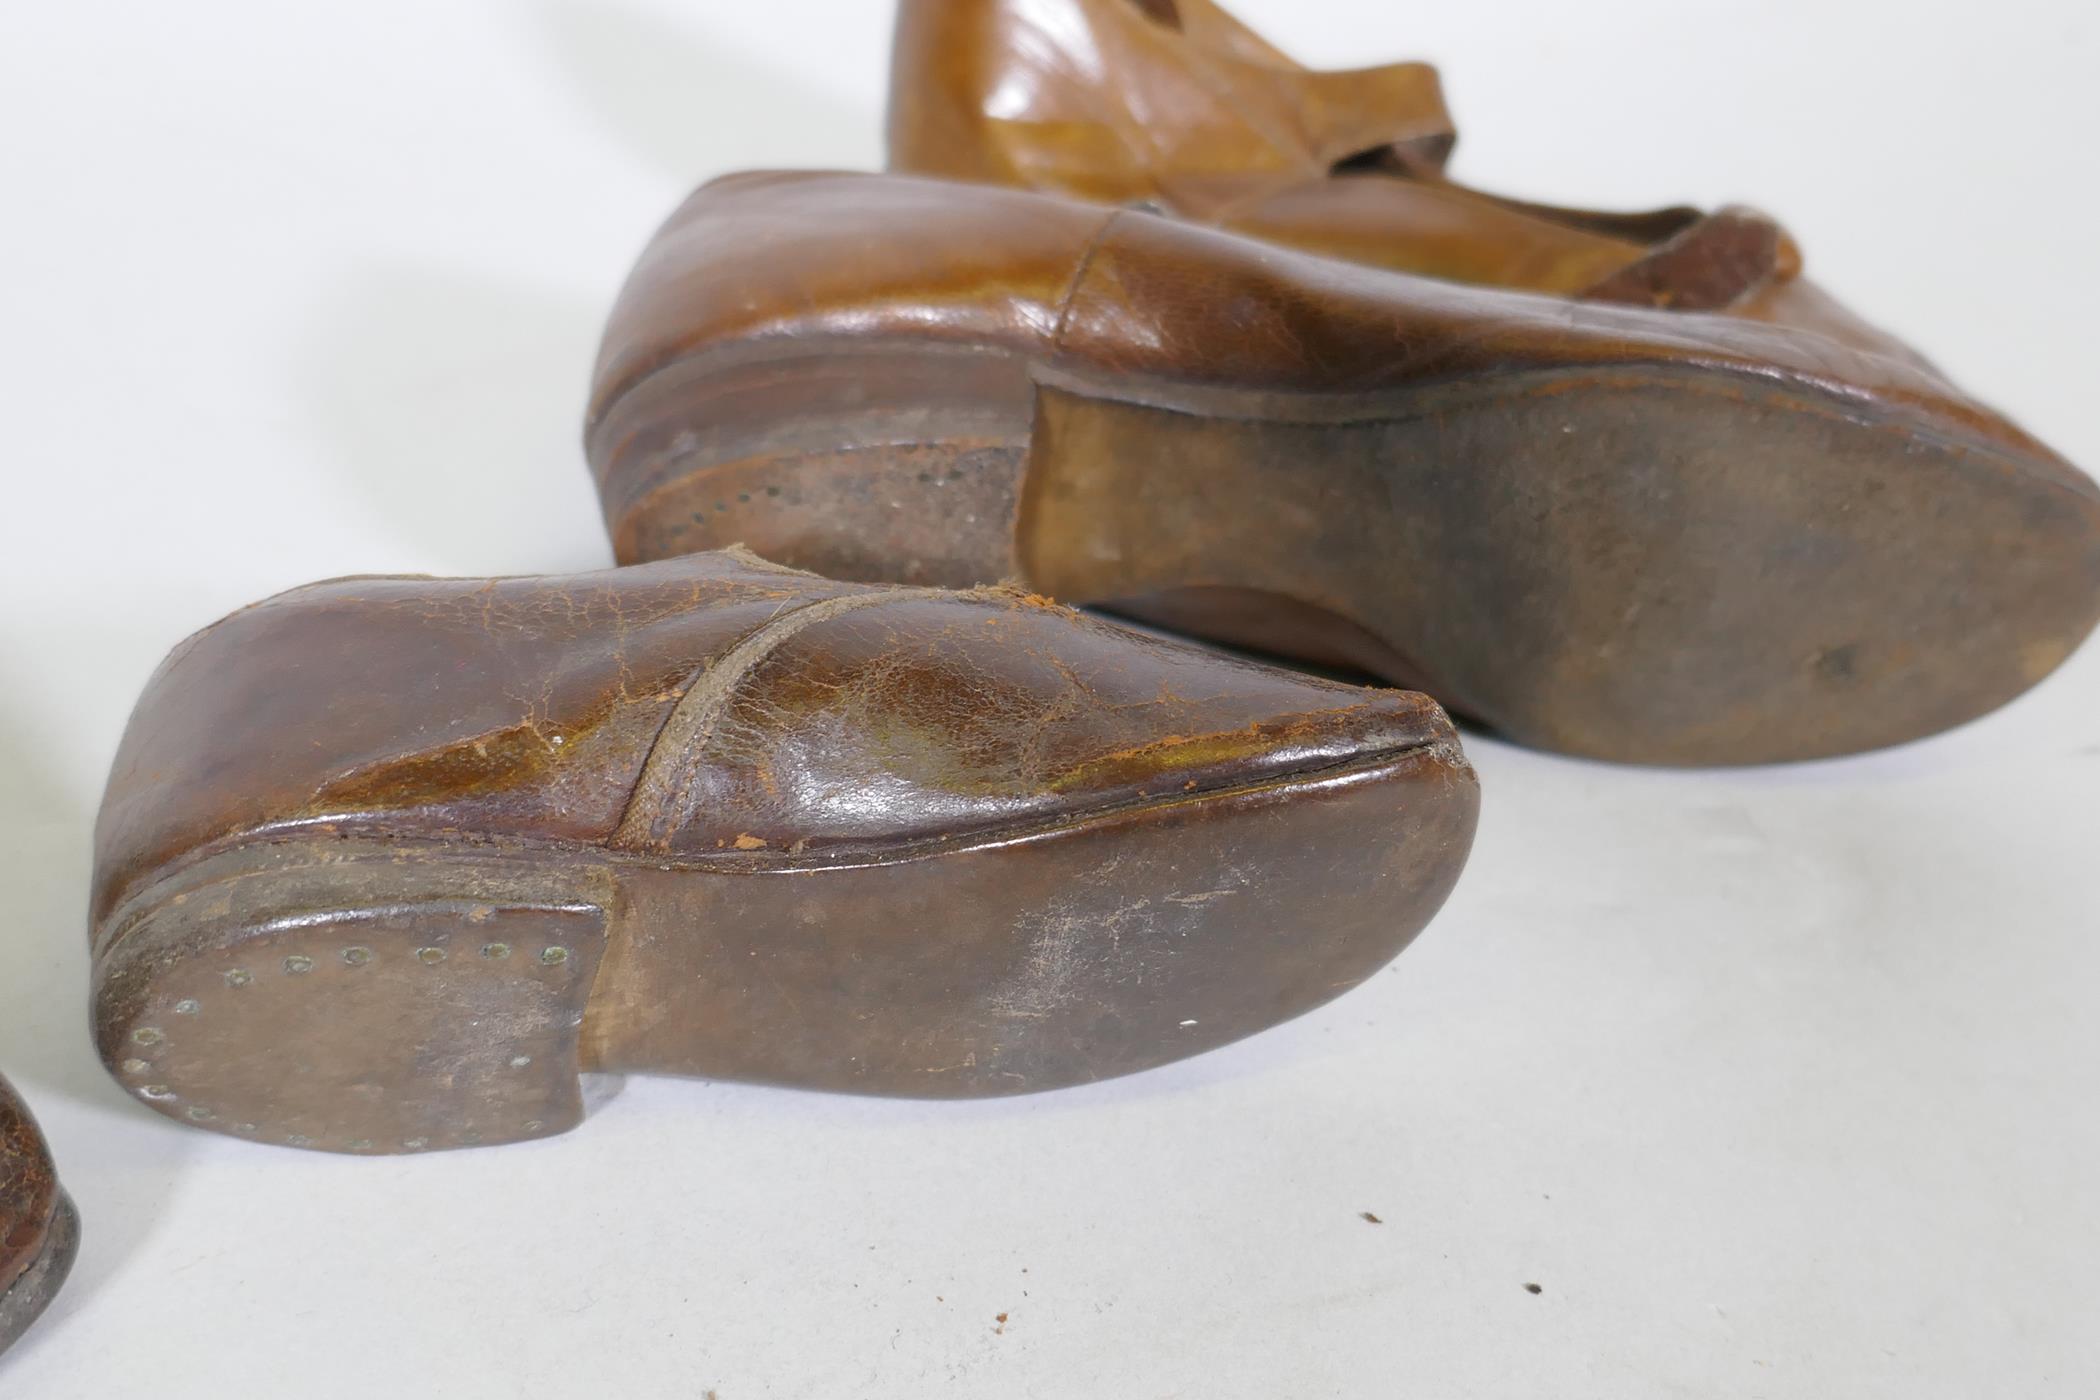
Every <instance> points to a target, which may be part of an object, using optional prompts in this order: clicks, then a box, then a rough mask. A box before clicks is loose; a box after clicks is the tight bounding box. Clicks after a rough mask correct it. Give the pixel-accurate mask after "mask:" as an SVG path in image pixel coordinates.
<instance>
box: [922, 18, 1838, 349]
mask: <svg viewBox="0 0 2100 1400" xmlns="http://www.w3.org/2000/svg"><path fill="white" fill-rule="evenodd" d="M889 133H890V165H891V168H892V169H894V170H898V171H905V172H910V173H916V174H927V175H939V176H944V177H947V178H952V179H963V180H975V181H985V182H991V183H998V184H1010V185H1018V186H1022V187H1025V188H1032V189H1041V190H1047V191H1052V192H1056V193H1061V194H1069V195H1076V196H1080V197H1084V198H1091V199H1100V200H1105V201H1109V202H1132V201H1145V202H1149V203H1153V204H1157V205H1158V206H1160V207H1162V208H1164V209H1165V210H1167V211H1169V212H1172V213H1174V214H1177V215H1179V216H1181V217H1185V218H1190V219H1195V220H1198V221H1201V222H1205V223H1213V224H1217V225H1219V226H1221V227H1225V228H1231V229H1234V230H1237V231H1239V232H1243V233H1248V234H1251V235H1254V236H1256V237H1260V238H1265V239H1269V240H1272V241H1275V242H1279V243H1285V244H1289V245H1291V246H1294V247H1298V248H1302V249H1305V250H1307V251H1310V252H1316V253H1320V254H1323V255H1325V256H1330V257H1344V258H1349V259H1351V260H1353V261H1358V262H1364V263H1368V264H1371V265H1373V266H1380V267H1387V268H1392V269H1394V270H1398V271H1403V272H1412V273H1417V274H1421V275H1427V276H1434V277H1441V278H1447V279H1450V280H1454V281H1465V282H1476V283H1482V284H1486V285H1491V286H1503V287H1512V288H1518V289H1522V290H1527V291H1537V292H1549V293H1554V294H1557V295H1563V296H1577V297H1587V298H1595V299H1598V300H1608V301H1634V302H1637V303H1640V304H1645V305H1653V306H1657V307H1666V308H1674V309H1680V310H1691V311H1718V310H1728V309H1735V308H1739V307H1742V306H1744V305H1745V304H1746V303H1749V302H1751V301H1752V300H1754V299H1755V298H1757V297H1758V296H1759V294H1760V293H1762V292H1764V291H1766V290H1768V289H1770V288H1773V287H1777V286H1782V285H1784V284H1786V283H1789V282H1791V281H1793V280H1795V279H1796V278H1798V277H1799V276H1800V273H1801V266H1802V263H1801V256H1800V251H1799V249H1798V248H1797V247H1796V246H1795V245H1794V244H1793V243H1792V240H1791V239H1789V238H1787V237H1786V235H1785V234H1784V232H1783V231H1781V230H1779V229H1778V228H1777V226H1776V225H1772V226H1771V227H1770V233H1769V236H1767V235H1766V234H1765V233H1763V232H1759V233H1757V234H1754V235H1751V234H1748V233H1747V232H1746V229H1747V222H1746V220H1745V218H1744V216H1743V212H1742V211H1738V210H1724V211H1722V212H1720V213H1719V214H1716V215H1713V216H1711V217H1709V216H1706V215H1703V214H1701V213H1700V212H1699V211H1697V210H1690V209H1665V210H1656V211H1653V212H1648V213H1640V214H1611V213H1598V212H1593V211H1589V210H1580V209H1559V208H1554V207H1551V206H1547V205H1541V204H1533V203H1527V202H1524V201H1520V200H1512V199H1505V198H1501V197H1498V196H1495V195H1490V194H1486V193H1483V192H1481V191H1478V190H1472V189H1468V188H1466V187H1465V186H1463V185H1461V184H1458V183H1457V182H1455V181H1453V180H1451V179H1450V178H1449V177H1448V176H1447V175H1446V174H1445V173H1444V165H1445V162H1446V160H1447V159H1448V157H1449V155H1450V152H1451V148H1452V146H1453V144H1454V142H1455V140H1456V130H1455V128H1454V126H1453V125H1452V123H1451V120H1450V116H1449V114H1448V112H1447V111H1446V109H1445V106H1444V103H1443V99H1442V94H1441V90H1440V86H1439V83H1438V79H1437V75H1436V71H1435V70H1434V69H1433V68H1431V67H1429V66H1428V65H1426V64H1419V63H1411V64H1397V65H1393V66H1390V67H1384V68H1372V69H1364V70H1358V71H1350V72H1332V73H1322V72H1314V71H1310V70H1308V69H1306V68H1304V67H1303V66H1301V65H1299V64H1297V63H1296V62H1294V61H1292V60H1291V59H1290V58H1288V57H1287V56H1285V55H1284V54H1282V53H1281V52H1279V51H1278V50H1276V49H1275V48H1274V47H1273V46H1272V45H1270V44H1268V43H1267V42H1266V41H1264V40H1263V39H1261V37H1260V36H1259V35H1257V34H1255V33H1254V32H1253V31H1252V30H1250V29H1248V28H1247V27H1246V26H1245V25H1244V24H1242V23H1240V22H1239V21H1238V20H1236V19H1234V18H1233V17H1232V16H1231V15H1229V14H1227V13H1226V12H1225V11H1224V10H1222V9H1220V8H1219V7H1218V6H1217V5H1215V4H1214V3H1212V0H904V3H903V4H902V5H901V6H900V11H899V18H898V26H897V38H896V47H895V54H894V69H893V74H892V84H891V106H890V122H889ZM1759 218H1762V216H1759ZM1764 222H1766V223H1767V224H1769V221H1768V220H1767V221H1764ZM1773 309H1774V308H1772V307H1770V306H1767V307H1766V308H1765V313H1766V314H1770V313H1771V311H1772V310H1773ZM1751 314H1757V313H1755V312H1753V313H1751Z"/></svg>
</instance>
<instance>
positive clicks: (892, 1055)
mask: <svg viewBox="0 0 2100 1400" xmlns="http://www.w3.org/2000/svg"><path fill="white" fill-rule="evenodd" d="M1477 801H1478V793H1477V788H1476V785H1475V783H1474V779H1473V774H1472V771H1471V769H1470V768H1469V767H1468V766H1467V764H1466V762H1465V759H1464V757H1463V756H1462V754H1461V752H1460V750H1459V746H1458V743H1457V740H1456V737H1455V735H1454V734H1453V732H1452V730H1451V727H1450V724H1449V721H1447V720H1446V719H1445V718H1444V715H1443V713H1442V712H1441V711H1440V710H1439V709H1438V708H1437V706H1436V705H1435V703H1434V702H1432V701H1430V700H1428V699H1426V698H1424V697H1422V696H1418V695H1407V694H1402V693H1399V692H1395V691H1376V690H1364V689H1360V688H1357V687H1353V686H1343V685H1336V684H1332V683H1328V682H1323V681H1316V680H1312V679H1308V678H1306V677H1302V676H1299V675H1297V674H1295V673H1292V672H1288V671H1281V670H1277V669H1274V668H1269V667H1262V666H1257V665H1254V664H1251V663H1246V662H1240V661H1236V660H1232V659H1229V658H1223V657H1220V656H1218V655H1216V654H1214V653H1211V652H1208V651H1204V650H1200V649H1197V648H1193V647H1189V646H1186V645H1184V644H1180V643H1174V642H1167V641H1161V640H1157V639H1154V638H1151V637H1147V636H1144V635H1142V634H1139V633H1134V632H1131V631H1129V630H1127V629H1124V628H1121V627H1117V626H1115V625H1113V624H1109V623H1104V622H1100V621H1097V620H1095V619H1091V618H1086V617H1083V616H1081V615H1079V614H1076V613H1072V612H1070V611H1067V610H1065V609H1062V608H1059V607H1056V606H1055V605H1053V604H1049V603H1047V602H1045V601H1044V600H1042V599H1038V598H1031V597H1028V596H1026V595H1023V594H1020V593H1016V592H1012V591H1009V590H985V591H980V592H974V593H967V594H961V593H951V592H945V591H941V590H931V589H911V588H893V587H882V588H869V587H860V586H855V585H852V584H840V583H832V582H828V581H826V580H823V579H818V578H813V577H811V576H809V575H806V574H798V573H794V572H792V571H789V570H784V569H779V568H776V567H773V566H770V565H766V564H763V563H761V562H759V561H757V560H754V559H752V558H750V557H749V556H745V555H741V554H702V555H696V556H691V557H688V558H683V559H677V560H672V561H668V562H665V563H661V564H654V565H649V566H646V567H642V568H636V569H628V570H620V571H615V572H611V573H604V574H590V575H582V576H578V577H574V578H565V579H498V580H463V581H446V580H436V579H390V578H374V579H347V580H343V581H340V582H335V583H327V584H319V585H316V586H314V587H311V588H305V589H300V590H297V591H295V592H292V593H289V594H286V595H284V596H282V597H279V598H275V599H272V600H271V601H269V602H266V603H262V604H259V605H257V606H255V607H252V608H250V609H248V610H246V611H245V612H241V613H237V614H235V615H234V616H233V617H231V618H228V619H227V620H226V621H224V622H221V623H219V624H218V625H217V626H215V627H212V628H209V629H207V630H206V631H204V632H202V633H200V634H199V635H197V636H196V637H193V638H192V639H190V640H189V641H187V642H185V643H184V644H183V645H182V646H181V647H179V648H177V649H176V651H175V653H174V655H173V656H171V657H170V658H169V660H168V661H167V663H166V664H165V665H164V666H163V667H162V668H161V670H160V672H159V673H158V674H157V675H156V676H155V677H154V679H153V680H152V682H151V683H150V684H149V685H148V687H147V689H146V693H145V695H144V697H143V698H142V699H141V700H140V701H139V705H138V708H137V711H136V712H135V714H134V716H133V718H132V722H131V726H130V729H129V732H128V733H127V734H126V736H125V739H124V743H123V747H122V749H121V750H120V752H119V754H118V757H117V761H116V767H115V771H114V773H113V775H112V776H111V779H110V785H109V791H108V795H107V797H106V798H105V800H104V803H103V808H102V815H101V821H100V824H99V828H98V831H97V835H96V848H97V851H96V854H97V869H96V876H95V897H94V914H93V922H94V927H95V962H96V987H95V1008H96V1023H97V1030H98V1036H99V1041H100V1045H101V1049H102V1054H103V1057H104V1059H105V1061H106V1062H107V1064H108V1066H109V1068H110V1070H111V1072H112V1073H114V1074H115V1075H116V1076H117V1077H118V1078H119V1080H121V1081H122V1083H123V1084H124V1085H125V1087H126V1088H127V1089H129V1090H130V1091H131V1092H132V1093H134V1094H136V1095H137V1096H138V1097H139V1098H140V1099H141V1100H143V1101H145V1102H146V1103H148V1104H150V1105H152V1106H153V1107H155V1108H157V1109H159V1110H161V1111H162V1112H164V1113H166V1114H169V1115H170V1116H172V1117H175V1118H177V1119H180V1120H183V1121H186V1122H190V1123H195V1124H198V1125H200V1126H203V1127H207V1128H212V1129H215V1130H218V1131H221V1132H227V1133H233V1134H238V1135H242V1136H247V1137H252V1138H254V1139H256V1140H258V1141H265V1142H273V1143H285V1144H290V1145H293V1146H299V1147H314V1148H323V1149H329V1150H335V1151H344V1152H357V1153H366V1152H370V1153H385V1152H403V1151H422V1150H426V1149H431V1150H434V1149H439V1148H450V1147H461V1146H470V1145H474V1144H479V1143H498V1142H506V1141H510V1140H513V1139H518V1138H531V1137H540V1136H544V1135H547V1134H552V1133H557V1132H560V1131H562V1130H564V1129H566V1128H569V1127H571V1126H572V1125H574V1124H575V1123H576V1122H577V1121H578V1119H579V1118H580V1116H581V1114H582V1101H581V1098H580V1096H579V1091H578V1082H577V1076H578V1074H579V1072H580V1071H584V1070H608V1071H621V1072H625V1071H637V1072H664V1073H672V1074H688V1075H705V1076H709V1077H716V1078H732V1079H746V1080H758V1081H765V1082H771V1083H778V1084H788V1085H799V1086H806V1087H811V1088H820V1089H834V1090H847V1091H855V1092H864V1093H876V1094H904V1095H924V1096H930V1097H951V1096H953V1097H961V1096H969V1095H991V1094H1013V1093H1023V1092H1027V1091H1030V1090H1038V1089H1049V1088H1054V1087H1057V1086H1060V1085H1070V1084H1077V1083H1082V1082H1086V1081H1090V1080H1095V1079H1101V1078H1104V1077H1107V1076H1110V1075H1118V1074H1125V1073H1129V1072H1131V1071H1134V1070H1141V1069H1145V1068H1148V1067H1150V1066H1154V1065H1159V1064H1164V1063H1166V1062H1167V1061H1170V1060H1176V1059H1180V1058H1182V1057H1184V1056H1187V1055H1193V1054H1196V1053H1197V1052H1199V1051H1203V1050H1208V1049H1211V1048H1212V1047H1215V1046H1219V1045H1223V1044H1225V1043H1226V1042H1227V1041H1231V1040H1235V1039H1238V1038H1239V1037H1241V1036H1245V1035H1248V1034H1250V1033H1252V1032H1254V1031H1258V1030H1260V1029H1262V1028H1264V1027H1267V1026H1271V1025H1274V1024H1275V1023H1277V1022H1279V1021H1282V1020H1285V1019H1287V1018H1289V1017H1292V1016H1296V1015H1298V1014H1299V1013H1301V1012H1304V1011H1307V1010H1309V1009H1311V1008H1313V1007H1315V1006H1318V1005H1320V1004H1321V1003H1323V1002H1325V1001H1327V1000H1329V999H1330V998H1332V997H1334V996H1337V995H1339V994H1340V993H1341V992H1343V991H1345V990H1347V989H1348V988H1350V987H1352V986H1354V985H1356V984H1357V983H1358V982H1360V981H1362V980H1363V979H1364V978H1365V977H1367V976H1369V975H1370V974H1371V973H1372V972H1374V971H1376V970H1377V969H1378V968H1379V967H1381V966H1383V965H1384V964H1385V963H1386V962H1387V961H1388V960H1390V959H1391V958H1392V957H1393V956H1394V955H1395V954H1397V953H1398V952H1399V951H1400V950H1401V949H1402V948H1403V947H1405V946H1406V944H1407V943H1408V941H1409V940H1410V939H1412V938H1413V937H1414V935H1415V933H1416V932H1417V931H1418V930H1419V929H1420V928H1421V927H1422V926H1423V924H1424V923H1426V922H1427V921H1428V919H1429V917H1430V916H1431V914H1433V913H1434V912H1435V911H1436V909H1437V908H1438V906H1439V905H1441V904H1442V903H1443V900H1444V898H1445V896H1446V894H1447V893H1448V892H1449V891H1450V889H1451V886H1452V883H1453V882H1454V881H1455V880H1456V878H1457V876H1458V871H1459V868H1460V866H1461V865H1462V864H1463V863H1464V861H1465V857H1466V853H1467V850H1468V847H1469V846H1470V843H1471V839H1472V833H1473V823H1474V818H1475V813H1476V807H1477Z"/></svg>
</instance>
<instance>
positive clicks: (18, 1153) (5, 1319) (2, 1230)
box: [0, 1079, 80, 1366]
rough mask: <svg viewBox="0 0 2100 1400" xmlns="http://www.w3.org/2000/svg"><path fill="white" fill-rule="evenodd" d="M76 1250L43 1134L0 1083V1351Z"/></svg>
mask: <svg viewBox="0 0 2100 1400" xmlns="http://www.w3.org/2000/svg"><path fill="white" fill-rule="evenodd" d="M79 1247H80V1215H79V1212H78V1211H77V1210H76V1209H75V1207H74V1205H73V1200H72V1198H71V1197H70V1196H68V1195H67V1194H66V1193H65V1191H64V1190H63V1189H62V1188H61V1187H60V1186H59V1185H58V1180H57V1175H56V1173H55V1171H54V1170H53V1167H52V1164H51V1154H50V1151H49V1149H48V1148H47V1147H46V1146H45V1144H44V1139H43V1134H42V1133H41V1132H40V1131H39V1130H38V1128H37V1125H36V1120H35V1119H34V1118H33V1117H32V1116H31V1115H30V1113H29V1110H28V1108H27V1107H25V1106H24V1105H23V1104H22V1102H21V1100H20V1099H19V1098H17V1097H16V1096H15V1094H14V1091H13V1090H12V1088H10V1087H9V1085H8V1084H7V1082H6V1081H5V1080H4V1079H0V1352H5V1351H6V1350H7V1349H8V1348H9V1347H11V1346H13V1345H14V1343H15V1342H16V1341H17V1340H19V1339H20V1338H21V1336H22V1334H23V1333H24V1332H26V1331H28V1329H29V1327H30V1325H31V1324H32V1323H34V1322H35V1321H36V1320H37V1319H38V1318H39V1317H41V1316H42V1315H43V1313H44V1310H45V1309H46V1308H48V1307H49V1306H50V1305H51V1300H52V1299H53V1298H54V1297H55V1296H57V1294H58V1291H59V1289H60V1287H61V1286H63V1285H64V1283H65V1281H66V1275H67V1274H68V1273H69V1272H70V1271H71V1269H72V1267H73V1259H74V1256H75V1255H76V1254H77V1253H78V1251H79ZM4 1365H5V1362H4V1360H0V1366H4Z"/></svg>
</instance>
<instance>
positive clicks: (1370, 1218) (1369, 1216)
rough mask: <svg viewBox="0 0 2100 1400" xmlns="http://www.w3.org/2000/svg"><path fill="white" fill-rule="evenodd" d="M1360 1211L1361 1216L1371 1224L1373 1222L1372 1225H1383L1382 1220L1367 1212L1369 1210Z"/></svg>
mask: <svg viewBox="0 0 2100 1400" xmlns="http://www.w3.org/2000/svg"><path fill="white" fill-rule="evenodd" d="M1360 1213H1361V1214H1362V1216H1363V1218H1364V1219H1365V1220H1367V1221H1369V1222H1370V1223H1371V1224H1373V1225H1383V1224H1385V1222H1384V1221H1383V1220H1380V1219H1379V1218H1378V1217H1377V1216H1375V1215H1373V1214H1371V1212H1369V1211H1363V1212H1360Z"/></svg>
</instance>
